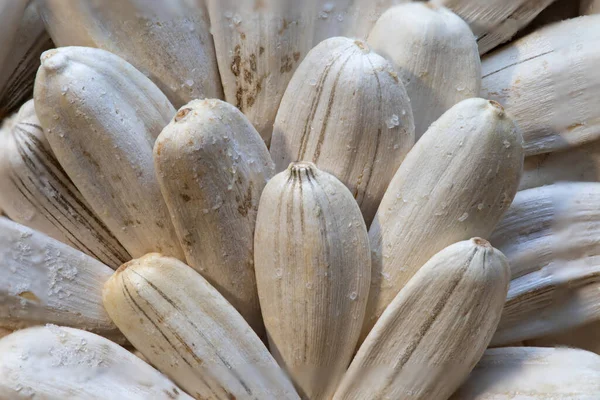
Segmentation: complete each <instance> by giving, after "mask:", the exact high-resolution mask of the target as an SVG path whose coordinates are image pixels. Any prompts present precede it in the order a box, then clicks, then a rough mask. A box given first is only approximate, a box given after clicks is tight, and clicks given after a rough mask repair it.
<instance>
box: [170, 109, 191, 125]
mask: <svg viewBox="0 0 600 400" xmlns="http://www.w3.org/2000/svg"><path fill="white" fill-rule="evenodd" d="M190 111H192V109H191V108H182V109H180V110H179V111H177V114H175V119H174V120H175V122H179V121H181V120H182V119H184V118H185V117H186V115H188V114H189V113H190Z"/></svg>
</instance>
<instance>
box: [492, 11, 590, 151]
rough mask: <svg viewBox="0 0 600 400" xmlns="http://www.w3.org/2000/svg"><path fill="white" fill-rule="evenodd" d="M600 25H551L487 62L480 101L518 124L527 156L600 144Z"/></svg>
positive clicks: (580, 21) (583, 22)
mask: <svg viewBox="0 0 600 400" xmlns="http://www.w3.org/2000/svg"><path fill="white" fill-rule="evenodd" d="M599 22H600V16H597V15H594V16H587V17H580V18H575V19H571V20H567V21H563V22H560V23H556V24H552V25H548V26H546V27H544V28H542V29H540V30H537V31H535V32H533V33H531V34H529V35H527V36H525V37H523V38H521V39H519V40H517V41H515V42H513V43H511V44H509V45H507V46H505V47H503V48H501V49H499V50H497V51H495V52H494V53H491V54H489V55H488V56H486V57H484V58H483V60H482V74H483V80H482V91H481V93H482V94H481V95H482V96H483V97H487V98H490V99H493V100H496V101H498V102H499V103H501V104H502V105H503V106H504V107H505V108H506V110H507V112H509V113H510V114H511V115H512V116H513V117H514V118H515V121H516V122H517V124H518V125H519V127H520V128H521V130H522V131H523V139H524V140H525V153H526V155H527V156H531V155H535V154H542V153H549V152H553V151H558V150H564V149H568V148H572V147H576V146H579V145H582V144H586V143H590V142H593V141H595V140H597V139H599V138H600V134H599V132H600V129H598V124H599V123H600V111H599V110H600V100H599V99H598V98H597V96H596V93H597V92H598V88H599V87H600V75H598V74H597V73H596V72H597V71H596V69H597V64H598V61H599V60H600V49H599V48H598V46H597V43H598V39H599V38H600V29H598V23H599ZM584 77H585V78H584ZM574 93H577V95H576V96H575V95H573V94H574Z"/></svg>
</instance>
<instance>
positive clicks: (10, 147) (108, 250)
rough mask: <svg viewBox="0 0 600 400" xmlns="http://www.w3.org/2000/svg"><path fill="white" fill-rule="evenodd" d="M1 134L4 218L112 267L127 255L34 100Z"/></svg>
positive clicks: (0, 185) (0, 179) (0, 190)
mask: <svg viewBox="0 0 600 400" xmlns="http://www.w3.org/2000/svg"><path fill="white" fill-rule="evenodd" d="M2 135H3V137H2V138H0V141H2V142H3V143H4V144H3V145H2V146H0V205H1V206H2V209H3V210H4V212H5V213H6V215H7V216H8V217H10V218H11V219H12V220H13V221H16V222H19V223H21V224H24V225H26V226H29V227H31V228H33V229H36V230H38V231H40V232H42V233H45V234H47V235H49V236H51V237H52V238H54V239H56V240H60V241H61V242H63V243H66V244H68V245H70V246H72V247H74V248H76V249H78V250H80V251H82V252H84V253H86V254H88V255H90V256H92V257H94V258H96V259H97V260H99V261H101V262H102V263H104V264H106V265H108V266H110V267H111V268H114V269H116V268H117V267H118V266H119V265H121V264H122V263H124V262H125V261H128V260H129V259H131V256H129V254H128V253H127V251H126V250H125V249H124V248H123V246H121V244H120V243H119V242H118V241H117V239H116V238H115V237H114V235H113V234H112V233H111V232H110V231H109V229H108V228H107V227H106V226H105V225H104V223H103V222H102V221H101V220H100V219H99V218H98V217H97V216H96V215H95V214H94V213H93V211H92V210H91V208H90V206H89V205H88V204H87V202H86V201H85V199H84V198H83V196H82V195H81V193H80V192H79V190H78V189H77V188H76V187H75V185H73V183H72V182H71V180H70V179H69V177H68V176H67V174H66V173H65V172H64V170H63V169H62V167H61V166H60V164H59V163H58V161H57V160H56V157H54V154H53V153H52V149H51V148H50V145H49V144H48V141H47V140H46V137H45V135H44V131H43V129H42V127H41V125H40V121H39V120H38V118H37V116H36V114H35V109H34V104H33V100H30V101H28V102H27V103H25V104H24V105H23V106H22V107H21V109H20V111H19V114H18V115H17V116H16V117H15V120H14V125H13V126H12V128H10V129H9V131H8V132H5V133H3V134H2Z"/></svg>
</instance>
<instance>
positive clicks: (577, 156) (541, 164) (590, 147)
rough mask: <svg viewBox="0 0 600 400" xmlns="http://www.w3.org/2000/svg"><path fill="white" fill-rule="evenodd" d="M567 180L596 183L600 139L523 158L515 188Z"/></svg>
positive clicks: (599, 179) (599, 160)
mask: <svg viewBox="0 0 600 400" xmlns="http://www.w3.org/2000/svg"><path fill="white" fill-rule="evenodd" d="M562 181H567V182H600V141H595V142H593V143H588V144H586V145H584V146H578V147H575V148H572V149H567V150H564V151H555V152H552V153H544V154H538V155H535V156H531V157H526V158H525V163H524V164H523V177H522V178H521V183H520V185H519V190H526V189H531V188H535V187H540V186H545V185H551V184H553V183H558V182H562Z"/></svg>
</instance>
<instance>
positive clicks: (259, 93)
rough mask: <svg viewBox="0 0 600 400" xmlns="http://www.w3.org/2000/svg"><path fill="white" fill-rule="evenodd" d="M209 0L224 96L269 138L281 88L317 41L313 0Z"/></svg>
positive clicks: (286, 83) (285, 85)
mask: <svg viewBox="0 0 600 400" xmlns="http://www.w3.org/2000/svg"><path fill="white" fill-rule="evenodd" d="M207 3H208V10H209V13H210V21H211V32H212V34H213V38H214V41H215V49H216V53H217V60H218V63H219V72H220V73H221V81H222V82H223V90H224V92H225V100H227V101H228V102H229V103H231V104H233V105H235V106H236V107H237V108H239V109H240V110H241V111H242V112H243V113H244V114H245V115H246V117H248V119H249V120H250V122H251V123H252V124H253V125H254V126H255V127H256V130H257V131H258V132H259V133H260V135H261V136H262V138H263V139H264V141H265V142H266V143H267V144H268V143H269V142H270V140H271V132H272V130H273V121H274V120H275V115H276V114H277V108H278V107H279V102H280V101H281V97H282V96H283V92H284V91H285V88H286V87H287V85H288V82H289V81H290V79H291V77H292V74H293V73H294V71H295V70H296V68H297V67H298V64H299V63H300V61H302V59H303V58H304V56H305V55H306V53H308V51H309V50H310V49H311V48H312V46H313V31H314V26H315V21H316V7H314V4H315V0H309V1H306V2H304V1H298V0H261V1H260V2H259V3H255V2H254V1H239V0H208V1H207ZM257 5H258V7H256V6H257Z"/></svg>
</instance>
